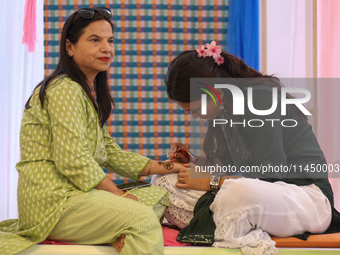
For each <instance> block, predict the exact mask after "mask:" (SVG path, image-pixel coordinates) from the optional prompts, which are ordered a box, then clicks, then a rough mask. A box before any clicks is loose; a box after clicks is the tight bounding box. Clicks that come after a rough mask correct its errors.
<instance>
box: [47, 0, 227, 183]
mask: <svg viewBox="0 0 340 255" xmlns="http://www.w3.org/2000/svg"><path fill="white" fill-rule="evenodd" d="M96 6H106V7H108V8H110V9H111V10H112V12H113V22H114V23H115V25H116V29H115V38H116V39H115V49H116V56H115V57H114V61H113V64H112V66H111V68H110V70H109V78H110V79H109V84H110V86H111V92H112V96H113V97H114V101H115V103H116V109H115V110H114V111H113V114H112V116H111V118H110V119H109V120H108V122H107V124H108V129H109V131H110V133H111V136H112V137H114V138H115V140H116V142H117V143H118V144H119V145H120V146H121V147H122V149H124V150H127V151H133V152H137V153H140V154H142V155H145V156H148V157H150V158H153V159H155V160H165V159H166V155H167V151H168V148H169V144H170V143H172V142H175V141H180V142H183V143H184V144H189V120H190V117H189V115H188V114H185V113H184V111H183V110H181V109H180V108H179V107H178V106H177V104H175V103H174V102H169V101H168V98H167V95H166V91H165V87H164V83H163V80H164V77H165V74H166V71H167V66H168V63H169V62H170V61H171V60H172V59H173V58H174V57H175V56H177V55H178V54H179V53H181V52H182V51H183V50H187V49H194V48H195V47H197V46H198V45H199V44H205V43H207V42H211V41H212V40H215V41H216V42H217V43H218V44H221V45H224V43H225V39H226V29H227V17H228V0H214V1H209V0H198V1H189V0H181V1H179V0H176V1H173V0H172V1H170V0H168V1H166V0H135V1H117V2H116V3H112V2H111V1H108V0H84V1H82V0H79V1H66V0H45V6H44V21H45V25H44V27H45V31H44V36H45V75H48V74H49V73H51V72H52V70H53V69H54V68H55V67H56V64H57V61H58V52H59V34H60V33H61V29H62V26H63V23H64V22H65V21H66V19H67V17H68V16H69V15H71V14H72V13H73V12H74V11H75V10H76V9H78V8H84V7H96ZM108 175H109V177H110V178H112V179H113V180H114V181H115V182H116V183H122V182H126V181H127V180H126V179H124V178H122V177H120V176H117V175H115V174H112V173H108Z"/></svg>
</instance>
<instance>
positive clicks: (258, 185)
mask: <svg viewBox="0 0 340 255" xmlns="http://www.w3.org/2000/svg"><path fill="white" fill-rule="evenodd" d="M176 181H177V175H176V174H169V175H164V176H158V178H157V179H156V180H155V184H156V185H158V186H160V187H162V188H165V189H167V190H168V191H169V199H170V203H171V206H170V208H168V209H167V210H166V211H167V213H166V217H167V219H168V221H169V222H172V223H174V224H176V225H178V226H179V227H183V226H186V225H187V224H188V223H189V222H190V220H191V218H192V211H193V208H194V205H195V203H196V201H197V199H198V198H199V197H200V196H201V195H203V194H204V193H205V192H202V191H193V190H179V189H177V188H176V187H175V186H174V185H175V183H176ZM210 209H211V211H212V212H213V219H214V222H215V224H216V230H215V242H214V244H213V246H215V247H225V248H241V249H242V251H243V253H244V254H266V253H270V252H274V254H275V253H277V251H275V248H274V245H275V242H274V241H272V240H271V238H270V237H269V235H268V234H270V235H273V236H278V237H287V236H292V235H297V234H302V233H303V232H306V231H309V232H311V233H323V232H324V231H326V230H327V228H328V227H329V225H330V222H331V218H332V210H331V206H330V203H329V201H328V199H327V198H326V196H325V195H324V194H323V193H322V192H321V190H320V189H319V188H318V187H317V186H316V185H314V184H312V185H308V186H296V185H294V184H287V183H285V182H274V183H271V182H266V181H261V180H258V179H248V178H243V177H242V178H239V179H226V180H225V181H224V183H223V185H222V187H221V189H220V190H219V192H218V193H217V195H216V197H215V200H214V202H213V203H212V204H211V206H210ZM190 217H191V218H190ZM183 219H184V220H183ZM267 233H268V234H267Z"/></svg>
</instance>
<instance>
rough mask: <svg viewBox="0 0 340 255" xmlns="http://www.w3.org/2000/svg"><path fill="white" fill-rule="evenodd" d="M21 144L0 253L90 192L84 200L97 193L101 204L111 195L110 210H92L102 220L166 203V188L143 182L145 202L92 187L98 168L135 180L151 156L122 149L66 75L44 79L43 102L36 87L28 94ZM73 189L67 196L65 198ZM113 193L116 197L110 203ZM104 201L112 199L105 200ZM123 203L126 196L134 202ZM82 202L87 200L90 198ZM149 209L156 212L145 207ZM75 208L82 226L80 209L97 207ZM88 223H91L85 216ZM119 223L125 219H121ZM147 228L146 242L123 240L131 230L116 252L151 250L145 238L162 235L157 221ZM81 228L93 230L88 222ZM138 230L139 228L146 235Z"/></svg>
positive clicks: (43, 233) (44, 228)
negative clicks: (14, 213) (14, 202)
mask: <svg viewBox="0 0 340 255" xmlns="http://www.w3.org/2000/svg"><path fill="white" fill-rule="evenodd" d="M20 149H21V160H20V162H19V163H18V164H17V170H18V172H19V180H18V193H17V195H18V209H19V219H18V220H7V221H3V222H0V251H1V254H15V253H17V252H19V251H22V250H24V249H26V248H28V247H30V246H32V245H34V244H36V243H39V242H41V241H43V240H45V239H46V238H47V237H48V236H49V234H50V233H51V231H52V229H53V228H54V227H55V226H56V224H57V223H58V221H59V220H60V218H61V217H62V215H63V214H64V211H63V210H64V209H65V208H66V210H65V212H67V213H70V211H71V210H68V209H67V208H69V207H70V208H71V207H72V206H73V207H79V206H78V205H77V203H78V202H80V201H85V200H86V199H88V197H89V196H91V199H92V200H91V199H89V201H96V198H97V197H96V196H97V195H98V200H100V201H102V203H103V204H104V203H105V201H106V200H105V199H109V200H110V201H109V202H108V203H105V206H106V208H107V209H108V210H110V211H112V213H111V214H109V215H104V217H103V215H101V216H100V215H99V214H98V217H102V218H104V219H103V221H104V222H105V221H110V217H112V218H115V219H117V217H118V219H119V217H121V222H124V221H127V222H129V221H130V222H131V224H133V223H132V221H131V220H130V219H129V217H132V216H131V215H132V214H131V213H129V210H138V211H140V213H138V214H140V215H143V213H144V214H150V211H148V210H149V208H147V206H149V207H152V208H155V209H156V210H158V211H159V205H160V204H161V205H168V201H167V193H166V192H165V191H163V190H162V189H160V188H158V187H155V186H152V187H149V188H148V191H147V192H146V189H144V190H143V189H137V190H135V191H133V192H132V193H133V194H135V195H136V196H137V197H138V198H139V200H140V201H141V202H142V203H144V204H146V205H147V206H145V205H144V204H142V203H138V202H135V201H127V200H129V199H126V198H121V197H119V196H116V195H113V194H111V193H108V192H106V193H108V194H109V195H110V196H106V195H107V194H106V193H103V192H104V191H99V190H96V189H94V187H96V186H97V185H98V184H99V183H100V182H101V181H102V180H103V179H104V178H105V177H106V174H105V173H104V171H103V168H106V169H107V170H109V171H112V172H115V173H117V174H119V175H122V176H125V177H128V178H130V179H132V180H135V181H137V180H138V179H139V174H140V172H141V171H142V169H143V168H144V167H145V166H146V164H147V163H148V162H149V159H148V158H146V157H144V156H141V155H139V154H136V153H131V152H126V151H123V150H121V148H120V147H119V146H118V145H117V144H116V143H115V142H114V139H113V138H111V137H110V135H109V133H108V131H107V128H106V126H105V125H104V127H103V128H100V126H99V121H98V117H97V114H96V111H95V109H94V107H93V105H92V103H91V101H90V99H89V98H88V96H87V95H86V94H85V92H84V91H83V89H82V88H81V87H80V85H79V84H78V83H76V82H74V81H72V80H71V79H70V78H68V77H66V76H60V77H59V78H56V79H55V80H54V81H53V82H52V83H51V84H50V85H49V86H48V88H47V90H46V98H45V103H44V107H43V108H42V107H41V103H40V100H39V89H36V90H35V92H34V94H33V96H32V98H31V100H30V108H29V109H26V110H25V111H24V114H23V119H22V123H21V131H20ZM99 194H104V196H101V197H100V195H99ZM150 194H151V196H150ZM71 197H72V200H71V199H70V201H68V198H71ZM103 197H105V198H103ZM73 198H75V199H73ZM76 198H79V199H76ZM80 198H82V199H80ZM114 200H117V201H118V202H117V203H115V202H113V203H112V201H114ZM126 201H127V202H126ZM71 202H72V203H71ZM125 202H126V203H125ZM110 203H111V207H109V206H107V204H110ZM115 204H117V206H118V205H119V207H120V208H119V210H120V212H121V211H122V209H123V211H124V210H125V211H126V213H125V214H124V213H120V214H118V215H117V214H115V213H114V212H115V209H117V208H116V207H115V206H114V205H115ZM125 204H127V207H126V208H124V206H125ZM128 204H130V205H131V204H132V205H131V206H132V207H131V206H130V207H129V205H128ZM157 205H158V206H157ZM86 206H87V207H89V206H91V204H90V205H86ZM122 207H123V208H122ZM131 208H132V209H131ZM136 208H137V209H136ZM83 210H84V209H83ZM99 210H100V209H99ZM71 212H72V213H71V214H74V215H76V214H77V212H76V211H75V212H74V213H73V211H71ZM91 214H93V212H91ZM151 214H154V213H153V212H151ZM81 216H82V217H83V218H79V222H77V223H74V222H73V225H78V226H79V227H81V226H82V224H85V223H84V222H86V219H85V218H86V217H94V218H98V217H96V215H94V216H91V215H90V216H86V212H85V214H84V213H83V214H82V215H81ZM144 216H145V215H144ZM144 216H143V217H144ZM134 217H136V215H135V216H134ZM143 217H142V218H143ZM150 217H151V218H152V217H154V218H152V219H151V220H150V219H148V221H151V222H150V224H151V225H152V224H153V223H154V222H152V221H157V217H156V215H155V214H154V215H153V216H150ZM144 218H145V217H144ZM144 218H143V219H144ZM142 221H143V220H142ZM86 224H87V225H89V226H90V225H91V223H88V222H87V223H86ZM105 224H106V223H105ZM135 224H138V223H135ZM59 225H62V223H60V224H59ZM141 226H142V224H141ZM59 227H60V226H59ZM145 227H146V228H148V227H147V226H145ZM113 229H114V226H113ZM121 229H124V227H123V226H121ZM151 229H153V230H152V231H154V233H151V236H153V238H154V240H152V238H148V240H149V239H150V240H151V242H150V243H149V244H148V242H147V241H146V242H145V240H144V241H142V243H145V244H143V245H144V246H143V245H142V246H143V247H139V250H138V251H136V247H138V245H141V244H140V243H133V244H132V245H131V247H129V244H128V243H129V242H128V240H129V238H130V237H129V238H128V237H127V240H126V242H125V243H126V244H125V246H126V247H124V248H123V250H122V254H123V253H125V252H124V250H126V254H128V253H127V251H128V250H129V251H130V252H131V251H134V250H135V251H134V252H136V253H134V254H152V253H148V249H149V250H150V249H151V248H150V247H148V245H149V246H155V245H156V244H157V243H158V244H157V245H160V244H159V242H160V241H159V240H158V239H159V238H162V236H161V235H162V233H161V227H160V226H159V229H158V227H157V226H156V225H155V227H154V228H153V227H151ZM59 230H60V229H59ZM82 231H89V232H91V231H95V230H94V228H93V229H91V228H87V230H82ZM138 231H139V232H138ZM138 231H137V232H138V233H137V232H136V233H131V235H132V237H133V235H135V238H131V240H133V239H136V240H138V238H136V236H138V235H141V233H142V232H141V231H140V230H138ZM143 231H144V230H143ZM113 232H114V233H107V236H108V237H107V238H106V239H107V240H106V239H105V238H104V239H102V238H99V239H98V240H99V241H101V240H106V242H110V240H111V242H113V241H114V240H115V238H116V237H117V236H118V235H119V234H122V233H120V231H118V229H117V231H113ZM144 232H145V231H144ZM144 232H143V234H144V235H148V233H144ZM146 232H147V231H146ZM105 234H106V233H104V234H102V235H105ZM159 235H160V236H159ZM81 238H82V237H80V239H81ZM98 240H97V241H98ZM67 241H70V242H71V241H73V242H75V243H91V240H79V239H77V238H75V239H73V240H72V238H71V239H67ZM92 243H93V244H95V243H98V242H92ZM143 249H144V250H145V253H144V252H143Z"/></svg>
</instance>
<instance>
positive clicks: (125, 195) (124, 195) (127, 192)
mask: <svg viewBox="0 0 340 255" xmlns="http://www.w3.org/2000/svg"><path fill="white" fill-rule="evenodd" d="M129 193H130V192H129V191H128V190H127V191H125V193H124V194H123V195H121V197H127V196H128V195H129Z"/></svg>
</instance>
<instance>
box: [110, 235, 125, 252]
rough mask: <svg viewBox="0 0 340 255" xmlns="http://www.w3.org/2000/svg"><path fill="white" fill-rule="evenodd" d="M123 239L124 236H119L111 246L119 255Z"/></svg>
mask: <svg viewBox="0 0 340 255" xmlns="http://www.w3.org/2000/svg"><path fill="white" fill-rule="evenodd" d="M125 237H126V235H125V234H122V235H121V236H118V237H117V239H116V240H115V241H114V242H113V243H112V244H111V245H112V246H113V247H115V248H116V250H117V251H118V252H119V253H120V251H121V250H122V249H123V246H124V239H125Z"/></svg>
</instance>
